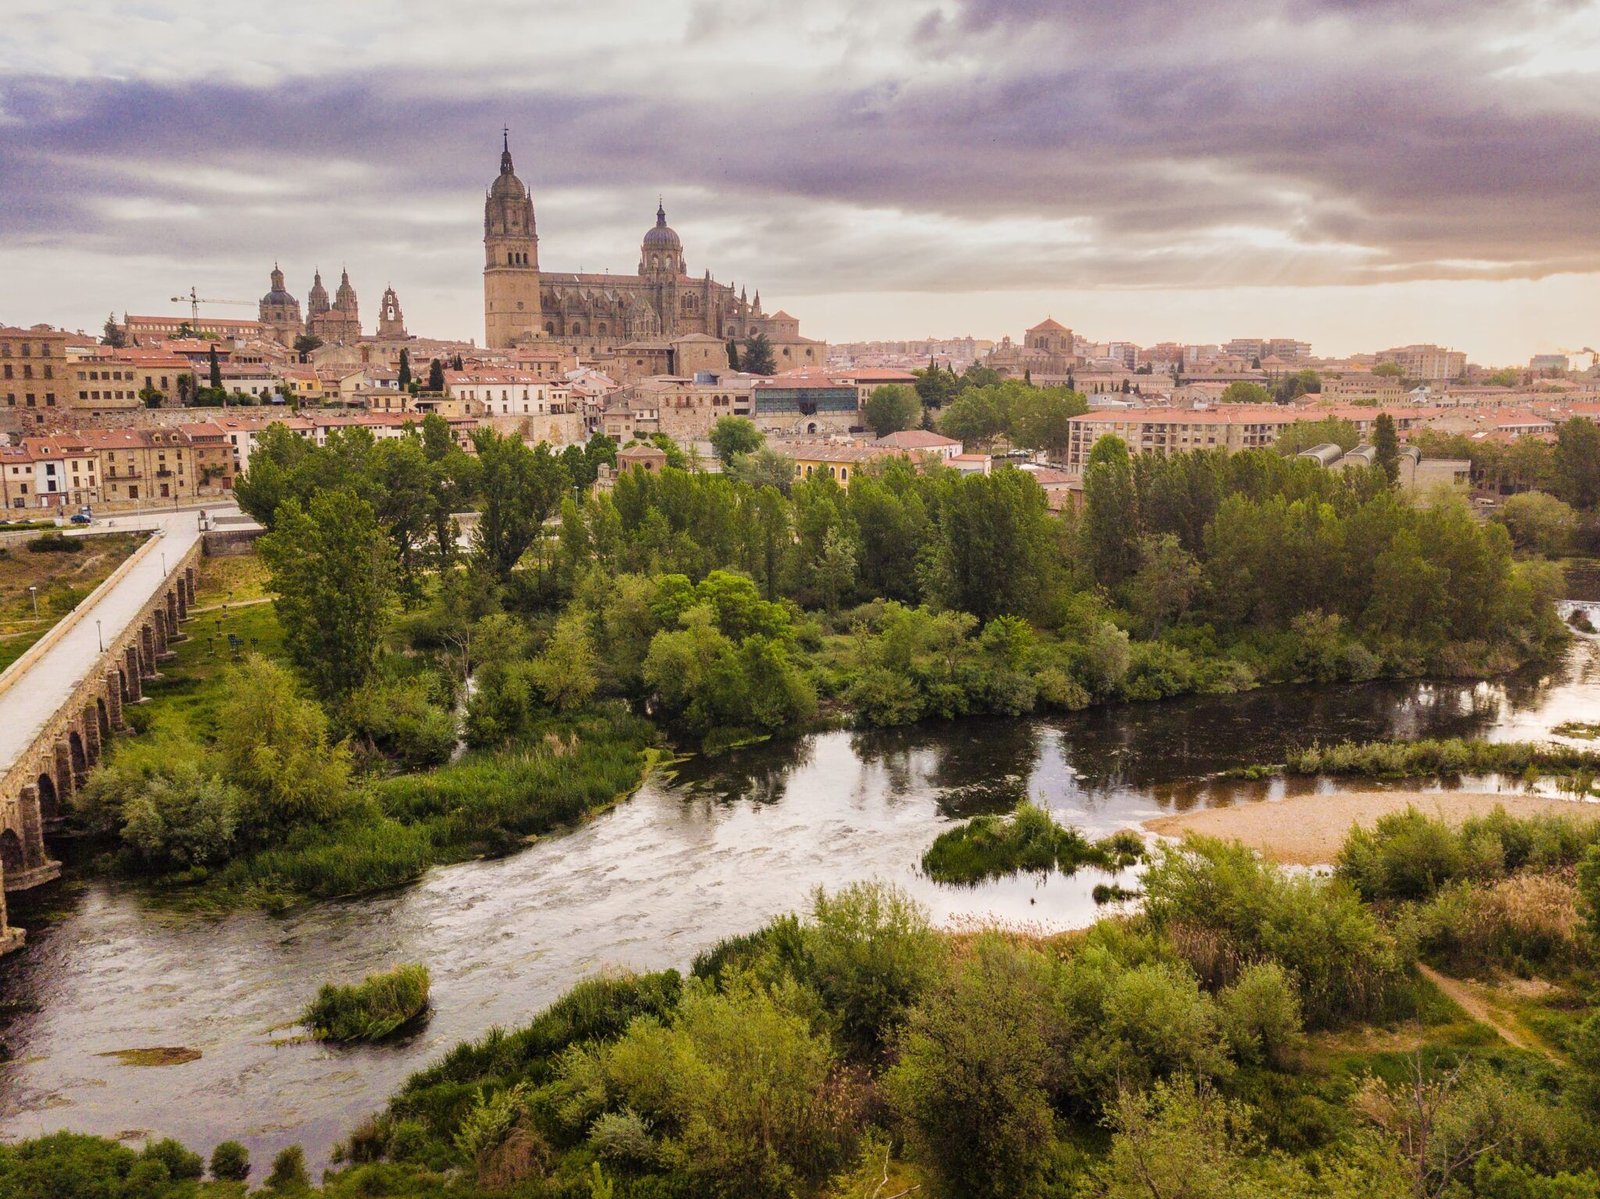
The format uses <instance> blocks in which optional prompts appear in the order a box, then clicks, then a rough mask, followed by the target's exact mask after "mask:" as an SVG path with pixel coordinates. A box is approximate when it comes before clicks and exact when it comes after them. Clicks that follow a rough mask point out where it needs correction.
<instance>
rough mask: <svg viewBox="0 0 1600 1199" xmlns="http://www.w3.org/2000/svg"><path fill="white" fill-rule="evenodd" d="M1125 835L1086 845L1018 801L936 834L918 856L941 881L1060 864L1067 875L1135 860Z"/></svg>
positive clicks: (968, 880) (1076, 835)
mask: <svg viewBox="0 0 1600 1199" xmlns="http://www.w3.org/2000/svg"><path fill="white" fill-rule="evenodd" d="M1138 853H1139V851H1138V850H1131V852H1130V846H1129V844H1128V842H1127V841H1126V840H1123V841H1120V842H1111V843H1107V842H1101V843H1099V844H1090V842H1089V841H1088V840H1087V839H1085V837H1084V835H1083V834H1082V833H1080V832H1079V831H1078V830H1077V829H1075V828H1068V827H1065V826H1063V825H1060V824H1057V823H1056V822H1055V819H1054V817H1052V816H1051V815H1050V813H1049V812H1046V811H1045V810H1044V809H1043V808H1038V807H1035V806H1034V805H1033V804H1030V803H1023V804H1020V805H1018V807H1017V809H1016V811H1015V812H1013V813H1012V814H1011V815H1010V816H1008V817H1003V816H974V817H973V818H972V819H971V820H969V821H967V822H966V823H965V824H962V825H959V826H957V827H956V828H953V829H949V830H947V831H945V832H943V833H940V834H939V836H938V837H937V838H935V839H934V842H933V844H932V845H930V846H929V847H928V851H927V852H926V853H925V854H923V855H922V869H923V871H924V873H926V874H927V875H928V877H929V878H932V879H935V880H936V881H938V882H942V883H972V884H975V883H979V882H982V881H983V880H984V879H988V878H997V877H999V876H1001V875H1006V874H1016V873H1018V872H1019V871H1023V870H1031V871H1037V872H1041V873H1042V872H1045V871H1048V870H1052V869H1059V870H1061V871H1062V872H1063V873H1066V874H1071V873H1073V872H1074V871H1075V870H1077V869H1078V867H1080V866H1098V867H1100V868H1101V869H1103V870H1114V869H1117V868H1119V867H1121V866H1125V865H1131V864H1132V862H1133V861H1135V860H1137V857H1138Z"/></svg>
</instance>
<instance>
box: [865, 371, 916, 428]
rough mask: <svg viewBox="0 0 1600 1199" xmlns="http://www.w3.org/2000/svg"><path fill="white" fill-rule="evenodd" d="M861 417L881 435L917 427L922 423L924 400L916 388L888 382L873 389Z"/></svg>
mask: <svg viewBox="0 0 1600 1199" xmlns="http://www.w3.org/2000/svg"><path fill="white" fill-rule="evenodd" d="M861 419H862V420H864V421H865V422H866V425H867V428H869V429H871V430H872V431H873V432H874V433H876V434H877V435H878V436H879V437H887V436H889V434H891V433H898V432H900V431H901V430H902V429H915V428H917V427H918V426H920V425H921V424H922V401H921V400H919V399H918V398H917V393H916V390H915V389H914V388H911V387H905V386H902V385H901V384H898V383H886V384H884V385H883V386H882V387H875V388H873V389H872V394H871V395H869V396H868V397H867V402H866V403H865V404H863V405H862V407H861Z"/></svg>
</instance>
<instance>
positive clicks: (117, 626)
mask: <svg viewBox="0 0 1600 1199" xmlns="http://www.w3.org/2000/svg"><path fill="white" fill-rule="evenodd" d="M213 510H214V511H217V512H218V513H219V514H226V513H227V512H229V511H230V509H208V510H207V512H208V514H209V513H210V512H211V511H213ZM199 526H200V522H199V518H198V516H197V515H196V514H195V513H194V512H168V513H160V514H158V513H140V514H138V515H134V514H128V515H126V516H119V517H113V518H112V522H111V523H110V524H109V525H108V524H107V522H105V521H96V522H95V525H94V528H93V529H91V530H86V531H92V532H125V531H127V530H130V529H161V530H163V531H164V535H163V536H162V538H161V540H160V543H159V544H158V545H156V546H155V547H154V548H153V549H151V551H150V552H149V553H147V554H146V555H145V556H144V557H143V558H142V559H141V560H140V561H139V562H138V563H137V564H136V565H135V566H134V567H133V569H132V570H130V571H129V572H128V573H127V574H126V575H124V576H123V577H122V578H121V579H120V580H118V582H117V585H116V586H115V587H113V588H112V589H111V590H110V591H109V592H107V593H105V594H104V595H102V596H101V597H100V598H99V599H98V600H96V601H95V603H94V605H93V606H92V607H91V608H90V609H89V610H88V611H86V612H84V613H83V619H81V620H80V621H79V622H78V623H77V625H75V626H74V627H73V628H72V629H71V630H70V631H69V632H68V633H67V634H66V636H64V637H62V638H61V640H60V641H58V642H56V643H55V644H54V645H52V646H51V647H50V649H49V651H48V652H47V653H46V654H45V655H44V656H43V657H42V658H40V659H39V660H38V661H36V662H35V663H34V664H33V666H32V668H31V669H29V670H28V672H27V677H26V678H24V679H22V680H19V681H18V682H15V683H13V684H12V685H11V686H10V687H9V688H7V689H6V690H5V691H3V692H0V772H3V771H5V770H9V769H10V768H11V765H12V763H14V762H15V761H16V760H17V759H18V758H19V757H21V756H22V755H23V754H24V753H26V752H27V750H28V748H29V747H30V746H32V744H33V742H34V740H35V738H37V737H38V735H39V732H40V730H41V729H42V728H43V727H44V726H45V724H47V723H48V722H49V720H50V718H51V717H52V716H54V715H55V714H56V712H57V711H58V710H59V709H60V707H61V705H62V704H64V703H66V702H67V700H68V699H69V698H70V697H71V695H72V692H73V691H74V690H75V689H76V688H77V686H78V684H79V683H80V682H82V681H83V679H84V678H85V677H86V676H87V675H88V674H89V672H90V671H91V670H93V669H94V668H95V666H96V665H97V663H98V662H99V659H100V653H101V651H100V637H101V633H102V632H103V633H104V636H105V640H106V641H107V642H110V641H112V640H114V639H115V638H116V637H117V636H118V635H119V634H120V633H121V632H122V630H123V629H124V628H125V627H126V626H127V625H128V624H129V622H131V621H132V620H133V618H134V617H135V616H137V615H138V614H139V612H140V611H141V610H142V609H143V608H144V606H145V604H147V603H148V602H149V601H150V599H151V598H152V597H153V596H154V595H156V594H157V592H159V591H160V590H161V586H162V584H163V582H165V580H166V569H164V568H163V561H164V562H165V566H166V567H167V568H171V567H173V566H176V564H177V562H178V560H179V559H180V558H182V557H183V555H184V554H185V553H187V552H188V551H189V547H190V546H192V545H194V543H195V542H196V541H198V540H199V539H200V527H199ZM97 620H98V621H99V622H100V630H96V628H95V622H96V621H97Z"/></svg>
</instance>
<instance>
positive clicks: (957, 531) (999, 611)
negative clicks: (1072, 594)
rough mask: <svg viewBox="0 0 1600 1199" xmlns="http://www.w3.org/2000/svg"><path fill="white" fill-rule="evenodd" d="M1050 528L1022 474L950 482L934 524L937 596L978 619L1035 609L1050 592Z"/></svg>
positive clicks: (1035, 490) (1036, 491) (1039, 494)
mask: <svg viewBox="0 0 1600 1199" xmlns="http://www.w3.org/2000/svg"><path fill="white" fill-rule="evenodd" d="M1050 528H1051V525H1050V516H1049V510H1048V508H1047V506H1046V504H1045V496H1044V491H1043V490H1042V489H1041V488H1040V487H1039V485H1038V484H1037V483H1035V482H1034V481H1033V478H1032V476H1030V475H1028V474H1026V473H1025V472H1023V471H1019V470H1012V469H1010V468H1003V469H1001V470H997V471H995V472H994V473H993V474H989V475H971V476H968V477H966V478H963V479H960V480H958V481H956V482H955V483H954V484H953V485H952V486H951V488H950V490H949V492H948V493H947V494H946V496H945V498H944V504H943V510H942V513H941V519H940V521H939V542H938V545H937V547H936V550H935V553H936V568H935V572H936V577H937V579H938V591H939V598H940V599H942V600H943V602H944V603H945V604H946V605H948V606H949V607H952V608H959V609H960V610H961V611H963V612H970V613H972V614H973V615H974V616H976V617H977V618H978V619H979V620H980V621H986V620H988V619H990V618H991V617H994V616H1003V615H1013V616H1017V615H1026V614H1028V613H1030V612H1036V611H1038V610H1039V608H1040V607H1041V605H1042V604H1044V603H1046V602H1048V601H1049V599H1050V598H1051V596H1052V595H1053V592H1054V584H1055V578H1054V575H1055V567H1056V561H1055V555H1054V552H1053V551H1054V546H1053V544H1052V539H1051V536H1050Z"/></svg>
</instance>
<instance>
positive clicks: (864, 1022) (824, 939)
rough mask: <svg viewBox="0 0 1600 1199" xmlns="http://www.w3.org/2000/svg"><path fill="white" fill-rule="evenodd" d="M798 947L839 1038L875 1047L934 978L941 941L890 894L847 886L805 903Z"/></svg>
mask: <svg viewBox="0 0 1600 1199" xmlns="http://www.w3.org/2000/svg"><path fill="white" fill-rule="evenodd" d="M803 941H804V946H805V949H806V952H807V954H808V956H809V958H810V963H809V964H810V971H809V974H810V978H809V981H811V982H813V983H814V985H815V986H816V988H817V990H818V991H819V992H820V993H821V994H822V997H823V999H824V1000H825V1001H826V1002H827V1004H828V1008H829V1010H830V1011H831V1012H832V1013H834V1014H835V1015H836V1016H837V1017H838V1019H839V1022H840V1024H841V1026H842V1031H843V1032H844V1035H845V1036H846V1038H848V1039H849V1040H850V1041H851V1042H853V1043H854V1044H856V1045H857V1046H860V1047H863V1048H871V1047H875V1046H877V1045H879V1044H881V1043H882V1041H883V1040H884V1039H885V1038H886V1037H887V1036H888V1035H889V1034H890V1033H892V1031H893V1030H894V1029H895V1028H896V1027H897V1026H898V1025H899V1023H900V1022H901V1020H902V1019H903V1017H904V1015H905V1012H906V1009H908V1008H909V1007H911V1005H912V1004H914V1003H916V1001H917V1000H918V999H919V998H920V997H921V995H922V993H923V992H924V991H925V990H926V989H927V988H928V987H930V986H931V985H933V983H934V982H935V981H936V980H937V978H938V977H939V974H940V972H941V970H942V968H943V964H944V956H945V955H944V941H943V939H942V938H941V937H940V936H939V934H938V933H936V932H935V931H934V930H933V927H932V926H931V925H930V924H929V923H928V914H927V912H926V911H925V910H923V908H922V906H921V905H920V904H918V903H917V902H916V901H915V900H913V899H912V898H911V897H910V896H908V895H907V894H906V893H905V892H903V891H901V890H900V889H899V888H897V887H893V886H890V885H887V884H879V883H855V884H852V885H851V886H848V887H845V888H844V889H843V890H841V891H839V892H838V893H836V894H834V895H832V896H830V895H828V894H826V893H825V892H824V891H822V890H821V889H820V888H819V889H818V890H817V891H816V892H815V894H814V895H813V897H812V901H811V920H810V921H809V922H808V923H807V924H806V925H805V928H804V932H803Z"/></svg>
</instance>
